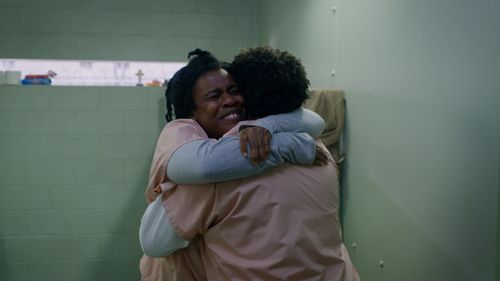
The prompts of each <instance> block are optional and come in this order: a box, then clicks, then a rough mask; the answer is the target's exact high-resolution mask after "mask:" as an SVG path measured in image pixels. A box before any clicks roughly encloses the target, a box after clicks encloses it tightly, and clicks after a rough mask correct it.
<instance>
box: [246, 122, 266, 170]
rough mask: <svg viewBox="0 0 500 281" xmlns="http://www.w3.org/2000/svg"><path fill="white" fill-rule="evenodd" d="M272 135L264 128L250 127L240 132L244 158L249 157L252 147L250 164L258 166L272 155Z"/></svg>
mask: <svg viewBox="0 0 500 281" xmlns="http://www.w3.org/2000/svg"><path fill="white" fill-rule="evenodd" d="M270 142H271V134H270V133H269V131H268V130H267V129H265V128H262V127H249V128H245V129H243V130H241V131H240V150H241V152H242V154H243V156H244V157H247V156H248V146H249V147H250V159H249V160H250V163H251V164H252V165H257V164H259V163H262V162H264V161H265V160H266V159H267V157H268V156H269V153H270Z"/></svg>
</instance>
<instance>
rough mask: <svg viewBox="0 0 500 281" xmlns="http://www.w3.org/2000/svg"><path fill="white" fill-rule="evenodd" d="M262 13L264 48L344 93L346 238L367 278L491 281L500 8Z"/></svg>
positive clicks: (354, 4) (278, 8) (349, 4)
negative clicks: (298, 60)
mask: <svg viewBox="0 0 500 281" xmlns="http://www.w3.org/2000/svg"><path fill="white" fill-rule="evenodd" d="M261 5H262V7H261V10H262V13H261V14H260V15H261V16H262V17H263V19H261V20H260V21H261V22H262V23H263V26H261V27H260V30H263V32H262V33H260V36H259V42H261V43H266V42H268V43H270V44H271V45H272V46H274V47H279V48H282V49H287V50H290V51H292V52H293V53H295V54H296V55H298V56H299V57H302V58H303V60H304V63H305V65H306V69H307V71H308V73H309V75H310V76H311V80H312V82H313V83H312V86H316V87H318V86H320V87H324V86H330V87H331V86H333V87H336V88H340V89H343V90H345V91H346V99H347V113H346V114H347V116H346V117H347V121H346V122H347V123H346V125H347V128H346V142H345V144H346V150H347V151H346V153H347V162H346V163H345V170H344V171H345V173H344V177H343V183H344V185H343V188H344V194H343V195H344V196H343V204H344V206H343V214H344V235H345V241H346V244H347V246H348V248H349V251H350V253H351V255H352V256H353V259H354V262H355V264H356V266H357V267H358V269H359V271H360V274H361V276H362V278H363V279H364V280H371V281H381V280H388V281H389V280H391V281H396V280H408V281H420V280H463V281H469V280H485V281H489V280H494V278H495V268H496V270H497V271H498V264H500V263H499V257H498V256H495V251H496V250H495V249H496V244H498V243H500V241H499V239H500V235H499V234H498V232H497V229H498V228H497V222H498V217H497V216H498V215H497V214H498V211H497V210H498V206H499V201H498V199H497V198H498V192H499V191H498V188H499V178H500V175H499V173H500V159H499V157H498V155H499V142H500V129H499V127H498V123H499V120H500V95H498V93H499V92H500V84H499V83H498V81H500V68H499V66H500V55H499V54H500V53H499V51H498V50H500V35H499V34H498V32H497V28H496V27H498V26H500V18H499V17H498V14H500V3H499V2H498V1H490V0H481V1H475V2H474V3H472V2H470V1H452V0H445V1H438V2H436V1H430V0H424V1H358V0H349V1H342V0H335V1H326V0H325V1H303V0H292V1H283V0H272V1H261ZM332 6H336V8H337V9H336V13H333V12H332V9H331V7H332ZM284 15H288V16H284ZM281 19H284V22H280V20H281ZM328 23H331V24H328ZM304 39H306V41H308V43H304V42H303V41H304ZM318 44H319V45H322V44H324V45H323V46H322V47H318V46H317V45H318ZM325 46H326V48H327V49H326V50H322V48H324V47H325ZM319 60H323V61H324V62H326V64H328V65H327V66H325V65H323V64H321V63H318V61H319ZM328 69H334V70H335V71H336V75H335V77H331V76H330V77H328V76H327V74H329V71H328ZM318 71H321V74H319V75H318V76H317V77H316V75H317V74H318ZM353 243H356V244H357V247H356V249H354V248H352V246H351V245H352V244H353ZM380 260H383V261H384V263H385V267H384V268H380V267H379V266H378V262H379V261H380ZM497 279H498V278H497Z"/></svg>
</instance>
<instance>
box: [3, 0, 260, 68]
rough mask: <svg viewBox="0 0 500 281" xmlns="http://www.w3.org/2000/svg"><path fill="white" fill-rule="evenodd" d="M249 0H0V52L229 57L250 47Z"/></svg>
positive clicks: (252, 9)
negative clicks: (204, 51)
mask: <svg viewBox="0 0 500 281" xmlns="http://www.w3.org/2000/svg"><path fill="white" fill-rule="evenodd" d="M256 11H257V5H256V1H245V0H232V1H231V0H134V1H132V0H126V1H118V0H112V1H108V0H87V1H82V0H71V1H65V0H43V1H40V0H23V1H12V0H1V1H0V38H1V41H0V42H1V43H0V57H3V58H44V59H47V58H54V59H92V60H94V59H97V60H98V59H104V60H147V61H149V60H154V61H185V59H186V56H187V52H188V51H189V50H192V49H194V48H197V47H200V48H205V49H208V50H211V51H213V53H214V54H216V55H217V56H218V57H220V58H222V59H226V60H229V59H231V58H232V57H233V56H234V55H235V54H236V53H237V52H238V51H239V48H241V47H247V46H251V45H254V44H255V43H256V38H257V28H256V25H255V22H256V21H255V18H256Z"/></svg>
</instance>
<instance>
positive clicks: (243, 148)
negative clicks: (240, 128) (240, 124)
mask: <svg viewBox="0 0 500 281" xmlns="http://www.w3.org/2000/svg"><path fill="white" fill-rule="evenodd" d="M247 143H248V136H247V135H246V134H242V135H240V151H241V155H243V157H245V158H246V157H247V156H248V151H247Z"/></svg>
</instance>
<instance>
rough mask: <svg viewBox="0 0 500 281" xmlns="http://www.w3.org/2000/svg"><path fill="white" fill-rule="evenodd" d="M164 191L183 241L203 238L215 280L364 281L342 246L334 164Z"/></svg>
mask: <svg viewBox="0 0 500 281" xmlns="http://www.w3.org/2000/svg"><path fill="white" fill-rule="evenodd" d="M192 126H194V127H193V132H194V131H197V128H196V127H199V126H198V125H197V124H192ZM203 134H204V133H203ZM162 190H163V193H162V196H163V205H164V207H165V209H166V211H167V215H168V217H169V219H170V221H171V223H172V225H173V226H174V228H175V229H176V231H177V233H178V234H179V236H181V237H182V238H183V239H185V240H192V239H193V238H195V237H196V235H199V234H201V235H203V240H204V245H203V243H202V244H201V246H200V247H202V248H203V249H200V251H201V252H202V253H203V254H202V259H203V264H204V267H205V270H206V274H207V278H208V280H266V281H269V280H300V281H305V280H327V281H336V280H339V281H351V280H359V277H358V274H357V272H356V270H355V268H354V267H353V265H352V263H351V260H350V258H349V255H348V253H347V251H346V249H345V247H344V245H343V243H342V239H341V228H340V222H339V218H338V208H339V199H338V178H337V173H336V169H335V165H334V163H333V161H330V163H329V165H327V166H322V167H313V166H297V165H289V164H283V165H281V166H280V167H277V168H274V169H271V170H270V171H268V172H266V173H263V174H261V175H259V176H256V177H252V178H248V179H242V180H237V181H229V182H224V183H217V184H215V185H203V186H200V185H182V186H178V185H174V184H171V183H165V184H162Z"/></svg>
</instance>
